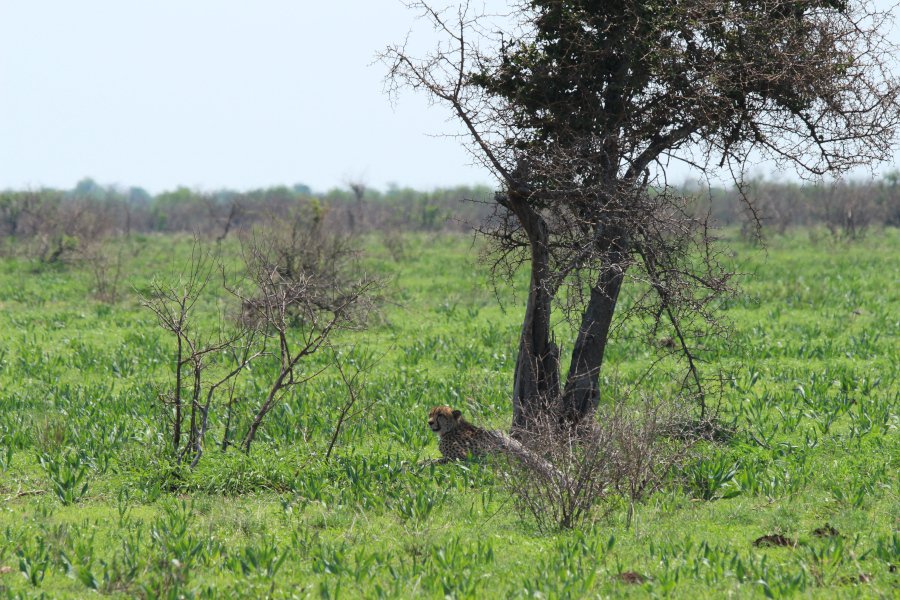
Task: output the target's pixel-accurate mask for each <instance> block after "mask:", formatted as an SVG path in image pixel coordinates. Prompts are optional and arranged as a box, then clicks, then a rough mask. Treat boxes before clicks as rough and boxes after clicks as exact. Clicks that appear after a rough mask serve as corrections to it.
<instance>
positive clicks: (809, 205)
mask: <svg viewBox="0 0 900 600" xmlns="http://www.w3.org/2000/svg"><path fill="white" fill-rule="evenodd" d="M683 190H684V192H685V194H686V195H688V196H690V197H693V198H694V199H695V207H696V209H697V210H709V213H710V215H711V216H712V218H713V220H714V221H715V222H716V223H718V224H719V225H726V226H734V225H740V226H741V227H743V228H744V229H745V230H746V229H748V228H752V227H753V226H754V225H755V223H754V214H753V213H755V216H756V218H758V219H759V222H760V223H761V224H762V227H763V232H764V233H769V234H771V233H784V232H785V231H787V230H788V229H791V228H795V227H809V226H825V227H827V228H828V230H829V231H831V233H832V234H834V235H836V236H843V237H851V238H852V237H858V236H860V235H863V234H864V233H865V232H866V231H867V230H868V229H870V228H871V227H900V173H897V172H894V173H890V174H888V175H886V176H885V177H884V178H883V179H880V180H875V181H869V182H864V183H862V182H853V181H840V182H835V183H828V184H824V183H823V184H815V185H814V184H797V183H775V182H768V181H752V182H749V183H748V184H747V185H746V186H745V187H744V189H743V195H744V196H746V198H747V199H749V201H750V204H752V212H751V208H750V205H748V202H746V201H745V200H744V199H743V197H742V194H741V192H740V191H739V190H737V189H734V188H732V189H729V190H724V189H712V190H710V189H696V188H689V187H686V188H683Z"/></svg>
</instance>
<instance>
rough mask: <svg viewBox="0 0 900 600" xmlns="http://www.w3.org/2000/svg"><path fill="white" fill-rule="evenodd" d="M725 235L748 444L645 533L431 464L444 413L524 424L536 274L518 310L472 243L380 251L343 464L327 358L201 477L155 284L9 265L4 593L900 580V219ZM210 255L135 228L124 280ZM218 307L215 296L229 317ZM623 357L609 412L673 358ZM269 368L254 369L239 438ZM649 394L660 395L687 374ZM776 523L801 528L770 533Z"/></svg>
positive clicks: (700, 459)
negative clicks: (164, 398) (548, 512)
mask: <svg viewBox="0 0 900 600" xmlns="http://www.w3.org/2000/svg"><path fill="white" fill-rule="evenodd" d="M730 246H731V248H732V249H733V250H734V252H733V253H732V254H731V255H732V256H733V260H734V267H735V268H736V269H737V270H738V271H741V272H742V273H744V274H745V275H744V276H743V277H742V278H741V282H742V284H743V291H742V293H741V294H739V295H738V296H737V297H735V298H733V299H729V300H728V301H727V302H726V303H725V304H724V306H723V308H724V314H725V316H726V317H727V319H729V320H730V321H731V322H732V323H733V333H732V334H731V335H730V336H729V338H728V339H727V340H726V339H717V340H709V341H708V342H707V344H706V352H707V355H708V357H709V358H710V364H709V365H707V369H708V371H709V372H716V371H721V372H723V373H725V374H726V375H727V382H726V385H725V391H724V395H723V397H722V398H721V400H717V401H716V405H717V407H718V411H719V412H718V414H719V420H720V422H721V423H723V424H726V425H731V426H733V427H734V428H735V430H736V434H735V435H734V436H733V437H731V438H730V439H729V440H728V441H726V442H721V443H716V444H712V443H708V444H706V445H704V446H701V447H698V448H696V453H697V454H696V456H695V457H694V458H692V459H691V460H690V462H688V463H687V464H685V465H684V466H683V468H681V469H679V471H678V472H677V473H675V474H673V476H672V478H671V481H670V482H669V483H668V484H667V485H666V486H665V488H664V489H663V491H661V492H659V493H657V494H655V495H653V496H651V497H650V498H648V499H647V500H645V501H644V502H642V503H641V504H639V505H638V506H637V507H636V508H635V512H634V519H633V522H632V523H631V526H630V527H628V526H626V514H627V511H626V507H625V506H624V503H622V505H621V506H616V505H613V506H611V507H610V508H611V509H612V510H611V512H609V513H608V514H598V516H597V518H596V519H594V520H593V522H592V523H591V524H590V525H589V526H587V527H585V528H582V529H580V530H576V531H567V532H559V533H554V534H546V533H541V532H539V531H538V530H537V528H536V527H535V524H534V523H533V522H531V521H529V520H528V519H527V518H525V517H522V516H520V515H519V514H518V513H517V512H516V511H514V510H513V503H512V500H511V497H510V495H509V493H508V492H507V491H506V488H504V487H503V486H502V485H500V483H499V481H498V478H497V476H496V474H495V471H494V470H493V469H492V468H491V467H490V465H486V464H482V463H478V462H475V463H467V464H455V465H446V466H436V467H430V468H417V467H416V463H418V462H419V461H422V460H424V459H426V458H434V457H436V456H438V451H437V444H436V439H435V438H434V436H433V434H431V432H430V431H429V429H428V427H427V426H426V416H427V411H428V409H429V408H430V407H431V406H433V405H436V404H450V405H453V406H455V407H459V408H461V409H462V410H463V411H464V412H465V413H466V415H467V416H468V417H469V419H470V420H472V421H474V422H475V423H477V424H481V425H489V426H496V427H505V426H506V425H507V424H508V422H509V413H510V406H509V390H510V388H511V378H512V376H511V373H512V369H513V365H514V361H515V347H516V342H517V336H518V326H519V324H520V319H521V312H522V304H523V302H524V294H523V293H522V288H521V283H522V282H521V281H520V282H518V283H519V285H518V287H517V289H513V288H502V289H500V290H497V294H498V295H499V296H500V298H502V299H503V306H502V307H501V306H498V305H497V302H496V300H495V292H494V290H493V289H492V288H491V286H490V285H489V283H488V278H487V274H486V272H485V270H484V269H483V267H480V266H479V265H478V263H477V261H476V257H477V250H478V249H477V247H473V245H472V242H471V239H469V238H466V237H455V236H446V237H435V238H425V237H412V236H410V237H407V238H406V239H405V246H404V248H403V252H402V256H401V257H400V259H399V260H394V258H392V256H395V255H396V250H397V248H396V246H394V247H393V250H394V254H393V255H392V254H391V253H389V252H388V251H387V249H386V248H384V247H383V246H382V245H381V243H380V242H379V241H378V240H372V241H371V243H370V247H371V248H370V250H371V251H370V258H369V262H370V265H371V268H372V269H375V270H377V271H379V272H380V273H382V274H383V275H385V276H387V277H389V280H390V284H389V286H388V291H389V294H388V295H389V300H390V301H389V302H388V303H386V304H385V306H384V308H383V311H382V313H381V315H380V317H379V318H378V320H377V322H376V324H375V325H374V326H373V327H372V328H371V329H370V330H369V331H367V332H366V333H365V334H363V335H358V336H354V337H351V336H349V335H345V336H343V338H342V339H341V340H340V341H341V344H342V346H343V352H344V353H345V355H344V359H345V360H346V361H349V362H352V361H353V360H356V361H358V362H366V361H369V362H373V363H374V365H375V366H374V367H373V368H372V369H371V371H370V372H369V373H368V374H367V376H366V379H365V387H364V389H363V394H364V398H363V399H362V401H361V402H362V404H365V405H370V406H369V408H368V409H367V410H366V412H365V413H363V414H362V415H359V416H358V417H357V418H354V419H353V420H351V421H350V422H349V423H348V424H347V425H346V426H345V427H344V429H343V430H342V431H341V433H340V435H339V437H338V439H337V445H336V448H335V452H334V454H333V455H332V456H331V458H330V459H328V460H326V459H325V457H324V452H325V450H326V448H327V446H328V442H329V440H330V438H331V436H332V433H333V431H334V425H335V423H336V421H337V415H338V412H339V410H340V408H341V406H342V405H343V404H344V402H346V394H345V391H344V389H343V387H342V386H341V385H340V380H339V378H338V376H337V374H336V373H334V372H332V371H326V372H325V373H323V375H322V376H320V377H319V378H317V379H315V380H313V381H311V382H310V383H309V384H306V385H304V386H302V387H300V388H297V389H295V391H294V393H292V394H291V395H289V396H288V397H287V398H286V399H285V401H284V402H282V403H281V404H280V405H279V406H278V408H277V409H276V410H274V411H273V412H272V413H271V414H270V415H269V417H268V418H267V421H266V423H265V424H264V426H263V428H262V429H261V430H260V434H259V438H258V440H259V443H257V444H256V445H255V447H254V448H253V450H252V452H251V453H250V454H249V455H245V454H243V453H241V452H239V451H237V450H236V449H233V448H232V449H230V450H229V451H228V452H226V453H222V452H220V451H219V450H218V448H216V447H215V446H214V443H215V442H217V441H218V439H219V438H220V436H221V430H222V425H223V423H222V417H223V414H224V411H223V410H222V408H221V407H217V408H216V411H217V412H216V414H215V415H214V417H213V423H212V429H211V432H210V443H209V444H208V447H207V450H206V454H205V455H204V457H203V458H202V460H201V461H200V463H199V465H198V467H197V468H196V469H195V470H193V471H190V470H185V469H179V468H176V467H175V466H174V465H173V464H172V461H171V458H170V457H169V456H168V454H167V452H166V448H167V443H168V438H167V437H166V434H165V425H164V424H165V415H164V414H163V412H162V410H161V408H160V405H159V402H158V400H157V398H158V393H159V391H160V390H161V389H164V388H165V386H166V385H168V384H170V382H171V372H172V369H171V366H170V363H171V360H172V351H173V344H172V341H171V340H170V339H168V338H167V337H166V336H165V335H164V334H163V333H162V332H161V331H160V329H159V327H158V326H157V325H156V322H155V319H154V318H153V317H152V315H151V314H150V313H149V312H148V311H147V310H146V309H143V308H141V307H140V306H139V304H138V301H137V297H136V294H135V293H134V292H133V291H131V292H128V293H126V294H125V297H124V298H123V299H122V300H121V301H120V302H118V303H117V304H114V305H107V304H103V303H100V302H98V301H96V300H94V299H92V296H91V288H92V280H91V277H90V274H89V273H88V272H87V271H86V270H79V269H77V268H72V267H70V268H60V267H58V268H51V267H37V266H36V265H35V264H34V263H30V262H26V261H22V260H16V259H2V260H0V596H2V595H5V596H8V597H37V596H46V597H51V598H54V597H89V596H93V595H94V594H95V593H97V592H99V593H101V594H105V595H110V596H135V595H137V596H144V597H158V596H165V597H173V598H177V597H207V598H221V597H247V598H259V597H264V596H266V595H269V596H272V597H299V598H303V597H309V596H319V597H324V598H332V597H362V596H364V597H447V596H449V597H546V598H579V597H593V596H623V597H644V596H666V595H671V596H674V597H684V598H701V597H723V596H725V595H736V596H738V597H754V596H759V597H787V596H792V595H796V594H799V595H802V596H808V597H818V598H833V597H837V596H841V597H896V594H897V590H898V585H900V574H898V572H897V569H898V567H900V495H898V485H900V481H898V472H900V460H898V450H900V434H898V426H900V422H898V418H900V417H898V413H900V410H898V409H900V337H898V334H900V260H898V257H900V235H898V232H897V231H893V230H889V231H887V232H885V233H883V234H874V235H871V236H869V237H868V238H867V239H865V240H864V241H862V242H858V243H854V244H851V245H845V244H841V243H835V242H831V241H829V240H827V239H820V240H818V241H816V242H815V243H813V242H811V241H810V236H809V235H808V234H807V233H806V232H801V233H797V234H795V235H793V236H792V237H787V238H777V239H774V240H772V241H771V242H770V244H769V246H768V248H767V249H766V250H760V249H757V248H754V247H752V246H749V245H745V244H743V243H741V242H739V241H734V242H731V244H730ZM189 252H190V242H189V240H185V239H175V240H173V239H172V238H169V239H166V238H152V237H151V238H140V239H136V240H134V241H133V242H132V245H131V246H130V248H129V250H128V252H127V256H128V268H127V278H128V280H129V282H130V284H131V285H133V286H134V288H136V289H137V290H141V289H146V286H147V284H148V282H149V281H150V279H151V277H152V275H153V274H154V273H156V272H168V271H169V270H171V269H172V266H173V265H177V264H179V263H180V262H182V261H184V260H185V258H186V257H187V256H188V254H189ZM218 300H219V299H218V298H216V297H215V296H213V295H210V296H209V297H207V298H205V299H204V304H203V306H202V307H201V308H203V309H204V310H206V311H207V313H208V314H209V315H210V316H209V318H208V323H212V322H213V320H214V316H213V315H214V312H215V311H214V309H215V307H216V303H217V301H218ZM208 323H207V324H208ZM567 339H569V338H567V337H566V332H564V331H563V332H561V333H560V340H561V342H562V343H563V344H564V345H565V343H566V341H567ZM351 344H353V346H352V347H351ZM607 357H608V358H607V370H606V371H605V372H604V377H605V378H606V380H607V386H606V387H605V391H604V395H603V398H602V401H603V402H604V403H611V402H615V401H616V399H617V398H619V397H620V396H621V395H622V394H624V393H625V391H627V390H628V389H629V388H630V386H632V385H633V384H634V382H635V381H636V380H637V379H638V377H639V376H640V375H641V374H642V373H643V372H644V370H645V369H646V367H647V366H648V365H649V364H650V362H651V361H652V360H653V357H654V354H653V352H652V348H650V347H649V346H648V343H647V340H646V339H642V338H641V337H640V336H637V335H632V334H631V333H630V332H629V330H628V329H622V330H620V332H619V335H618V337H617V339H616V341H615V343H614V344H613V346H612V347H611V348H610V350H609V352H608V354H607ZM325 361H326V357H325V356H324V355H322V356H317V357H313V360H311V361H310V363H309V365H308V367H307V368H308V369H309V371H310V372H311V371H313V370H315V369H317V368H320V367H321V366H323V365H325ZM266 377H267V372H266V369H263V368H260V369H255V370H253V371H251V372H249V373H247V374H246V375H245V376H244V377H242V379H241V380H240V382H239V385H238V397H239V398H241V401H240V403H239V405H238V407H239V409H238V415H237V418H238V422H237V425H236V427H235V430H236V431H243V429H245V428H246V424H247V422H248V419H249V417H250V415H251V413H252V410H253V409H254V408H255V407H256V406H257V405H258V403H259V401H260V400H261V397H262V395H263V394H264V389H265V381H266ZM644 387H645V389H648V390H649V391H651V392H653V391H655V392H656V393H659V394H665V393H666V392H667V390H668V389H669V387H668V384H667V378H666V374H665V372H664V371H663V372H660V374H658V375H656V376H655V377H651V378H649V379H648V380H646V381H645V382H644ZM604 512H605V511H604ZM767 535H769V536H776V535H777V536H782V537H783V539H784V540H786V541H788V542H789V545H788V546H778V545H775V546H768V547H767V546H765V545H761V546H757V545H754V543H753V542H754V541H755V540H757V539H758V538H760V537H762V536H767ZM625 572H630V573H636V574H639V575H641V578H640V579H642V580H643V581H638V582H629V581H627V580H628V579H629V577H627V576H626V577H623V576H621V574H622V573H625ZM632 579H636V578H632ZM95 590H96V591H95Z"/></svg>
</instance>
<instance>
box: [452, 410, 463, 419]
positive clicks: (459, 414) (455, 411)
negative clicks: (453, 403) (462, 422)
mask: <svg viewBox="0 0 900 600" xmlns="http://www.w3.org/2000/svg"><path fill="white" fill-rule="evenodd" d="M461 416H462V411H461V410H454V411H453V418H454V419H458V418H460V417H461Z"/></svg>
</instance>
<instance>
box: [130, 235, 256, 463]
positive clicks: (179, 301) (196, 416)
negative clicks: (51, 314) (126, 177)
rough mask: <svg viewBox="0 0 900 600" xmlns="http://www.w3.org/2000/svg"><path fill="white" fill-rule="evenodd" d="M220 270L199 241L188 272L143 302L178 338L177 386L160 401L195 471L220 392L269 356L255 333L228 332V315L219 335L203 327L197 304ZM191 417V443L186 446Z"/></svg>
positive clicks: (160, 283) (162, 281)
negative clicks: (258, 360)
mask: <svg viewBox="0 0 900 600" xmlns="http://www.w3.org/2000/svg"><path fill="white" fill-rule="evenodd" d="M220 270H221V263H220V261H219V259H218V257H217V256H215V255H213V254H212V253H210V252H209V251H208V250H206V249H205V248H204V247H203V246H202V245H201V243H200V241H199V240H197V239H195V240H194V247H193V251H192V253H191V260H190V263H189V264H188V265H187V267H186V268H185V269H184V270H183V271H182V272H180V273H179V274H177V275H175V276H170V277H168V278H156V279H154V280H153V282H151V284H150V291H149V292H148V293H147V294H144V295H142V299H141V303H142V304H143V306H144V307H146V308H147V309H149V310H150V311H151V312H152V313H153V314H154V315H156V318H157V321H158V322H159V325H160V327H162V328H163V329H164V330H165V331H167V332H168V333H170V334H171V335H173V336H174V338H175V356H174V363H175V364H174V372H175V381H174V383H173V385H172V387H171V389H170V390H168V391H166V392H165V393H163V394H161V399H162V400H163V403H164V405H165V406H166V408H167V409H168V410H169V411H171V412H170V415H171V423H170V426H171V437H172V449H173V451H174V453H175V454H176V455H177V457H178V462H179V463H181V462H182V461H183V460H185V458H187V457H191V458H192V460H191V466H192V467H194V466H196V464H197V462H198V461H199V460H200V457H201V456H202V454H203V445H204V439H205V436H206V432H207V430H208V424H209V411H210V407H211V406H212V402H213V398H214V397H215V395H216V393H217V391H218V390H219V388H221V387H222V386H223V385H225V384H226V383H228V382H229V381H233V380H234V378H235V377H237V376H238V375H239V374H240V373H241V372H242V371H243V370H244V368H245V367H246V366H247V365H248V364H249V363H250V362H251V361H253V360H255V359H256V358H258V357H260V356H262V355H263V354H264V352H265V346H264V345H263V346H258V345H257V343H256V342H257V337H258V336H257V332H256V330H255V329H254V328H252V327H245V326H239V327H237V328H234V327H229V326H227V325H226V320H225V319H224V315H220V318H219V320H218V323H219V327H218V328H217V329H216V330H214V331H207V330H204V328H202V327H201V326H200V325H199V322H200V320H201V319H200V318H199V316H198V315H197V310H196V309H197V306H198V302H199V301H200V299H201V297H202V295H203V293H204V291H205V290H206V288H207V287H208V286H209V284H210V281H212V280H213V278H214V276H215V275H216V274H217V273H218V272H219V271H220ZM229 359H231V360H230V362H229ZM231 392H232V394H233V387H232V389H231ZM186 404H187V407H186V406H185V405H186ZM229 405H230V402H229ZM186 408H187V414H186V410H185V409H186ZM188 415H189V417H190V420H189V426H188V437H187V440H184V443H182V441H183V440H182V436H183V433H184V431H183V430H184V422H185V417H186V416H188Z"/></svg>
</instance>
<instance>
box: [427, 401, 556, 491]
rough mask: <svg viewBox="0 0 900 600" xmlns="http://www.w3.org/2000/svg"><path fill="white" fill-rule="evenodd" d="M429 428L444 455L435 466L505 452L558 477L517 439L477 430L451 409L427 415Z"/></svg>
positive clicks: (437, 408) (532, 466) (435, 410)
mask: <svg viewBox="0 0 900 600" xmlns="http://www.w3.org/2000/svg"><path fill="white" fill-rule="evenodd" d="M428 427H430V428H431V430H432V431H433V432H435V433H436V434H438V437H439V438H440V442H438V449H439V450H440V451H441V454H442V455H443V456H442V457H441V458H439V459H438V460H435V461H432V463H433V464H445V463H447V462H449V461H451V460H464V459H466V458H468V457H469V456H476V457H477V456H485V455H488V454H493V453H503V454H506V455H509V456H511V457H514V458H516V459H518V460H520V461H522V462H523V463H524V464H525V465H526V466H528V467H530V468H532V469H534V470H535V471H537V472H538V473H541V474H542V475H544V476H545V477H551V478H559V477H561V475H560V473H559V472H558V471H557V470H556V469H555V468H554V467H553V465H551V464H550V463H549V462H547V461H546V460H544V459H543V458H541V457H540V456H538V455H536V454H535V453H534V452H532V451H531V450H529V449H528V448H526V447H525V446H523V445H522V444H521V443H519V442H518V441H517V440H514V439H512V438H511V437H509V436H508V435H506V434H504V433H501V432H499V431H489V430H487V429H482V428H480V427H476V426H474V425H472V424H471V423H469V422H468V421H466V420H465V419H463V417H462V412H461V411H459V410H455V409H453V408H450V407H449V406H435V407H434V408H432V409H431V412H430V413H428Z"/></svg>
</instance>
